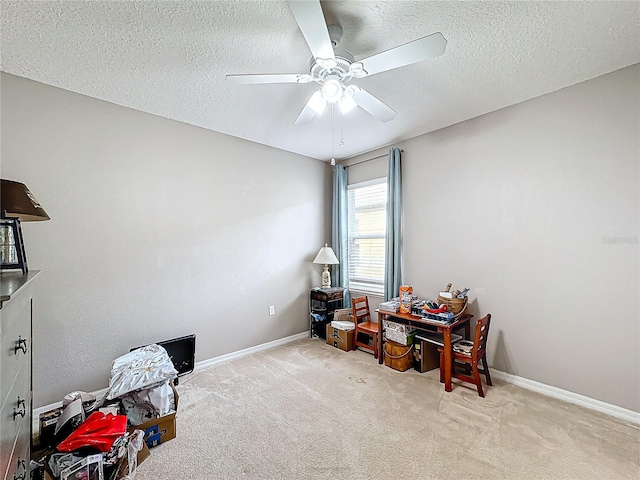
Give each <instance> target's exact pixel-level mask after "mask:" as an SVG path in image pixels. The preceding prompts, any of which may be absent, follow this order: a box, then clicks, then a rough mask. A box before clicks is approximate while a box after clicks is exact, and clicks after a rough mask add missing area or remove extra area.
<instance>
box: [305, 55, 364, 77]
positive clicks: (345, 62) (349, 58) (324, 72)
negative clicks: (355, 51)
mask: <svg viewBox="0 0 640 480" xmlns="http://www.w3.org/2000/svg"><path fill="white" fill-rule="evenodd" d="M334 53H335V57H336V65H335V67H333V68H331V69H327V68H324V67H322V66H320V65H318V62H316V59H315V58H313V57H311V60H310V61H309V64H310V66H311V76H312V77H313V79H314V80H316V81H322V80H324V79H325V78H326V77H328V76H329V75H339V76H340V78H342V79H343V81H344V82H348V81H349V80H351V75H349V68H350V67H351V64H352V63H353V62H355V61H356V60H355V58H354V57H353V55H351V53H349V52H347V51H346V50H340V49H338V50H335V52H334Z"/></svg>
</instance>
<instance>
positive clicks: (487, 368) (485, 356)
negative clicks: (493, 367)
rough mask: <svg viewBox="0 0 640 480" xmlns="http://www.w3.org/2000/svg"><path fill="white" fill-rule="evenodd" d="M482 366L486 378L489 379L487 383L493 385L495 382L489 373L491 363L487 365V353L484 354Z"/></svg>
mask: <svg viewBox="0 0 640 480" xmlns="http://www.w3.org/2000/svg"><path fill="white" fill-rule="evenodd" d="M482 366H483V367H484V378H485V379H486V380H487V385H489V386H490V387H492V386H493V383H491V375H489V365H487V354H486V353H485V354H484V355H483V356H482Z"/></svg>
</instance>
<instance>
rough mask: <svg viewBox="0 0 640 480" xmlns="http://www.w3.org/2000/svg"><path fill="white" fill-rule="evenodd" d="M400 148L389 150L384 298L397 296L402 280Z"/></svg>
mask: <svg viewBox="0 0 640 480" xmlns="http://www.w3.org/2000/svg"><path fill="white" fill-rule="evenodd" d="M400 163H401V162H400V149H399V148H392V149H390V150H389V166H388V171H387V233H386V242H385V249H386V251H385V255H384V261H385V278H384V299H385V300H389V299H391V298H393V297H396V296H398V287H399V286H400V285H401V282H402V168H401V165H400Z"/></svg>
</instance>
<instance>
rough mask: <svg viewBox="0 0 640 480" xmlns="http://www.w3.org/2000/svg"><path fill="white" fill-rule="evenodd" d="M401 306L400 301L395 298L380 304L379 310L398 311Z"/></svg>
mask: <svg viewBox="0 0 640 480" xmlns="http://www.w3.org/2000/svg"><path fill="white" fill-rule="evenodd" d="M399 308H400V302H398V301H395V300H390V301H388V302H382V303H381V304H380V305H378V310H382V311H384V312H391V313H398V309H399Z"/></svg>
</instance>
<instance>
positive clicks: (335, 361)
mask: <svg viewBox="0 0 640 480" xmlns="http://www.w3.org/2000/svg"><path fill="white" fill-rule="evenodd" d="M494 384H495V386H494V387H487V389H486V398H484V399H483V398H480V397H478V395H477V393H476V391H475V388H474V387H473V385H467V384H463V383H457V382H455V381H454V390H453V392H451V393H446V392H445V391H444V387H443V385H442V384H440V382H439V377H438V372H437V371H432V372H428V373H424V374H420V373H417V372H415V371H414V370H409V371H407V372H403V373H400V372H397V371H395V370H392V369H390V368H388V367H385V366H384V365H378V363H377V361H376V360H374V358H373V356H372V355H370V354H367V353H365V352H362V351H356V352H342V351H340V350H338V349H336V348H333V347H330V346H328V345H325V344H324V343H322V342H321V341H320V340H301V341H297V342H295V343H291V344H288V345H285V346H282V347H278V348H275V349H272V350H269V351H266V352H262V353H258V354H254V355H252V356H250V357H246V358H242V359H239V360H235V361H232V362H230V363H227V364H223V365H218V366H214V367H210V368H208V369H204V370H201V371H199V372H197V373H194V374H192V375H190V376H188V377H183V379H182V381H181V383H180V385H179V386H178V391H179V393H180V405H179V409H178V416H177V437H176V438H175V439H173V440H171V441H169V442H167V443H165V444H162V445H160V446H158V447H156V448H154V449H152V451H151V456H150V457H149V459H148V460H146V461H145V462H144V463H143V464H142V465H140V467H139V469H138V473H137V476H136V479H137V480H158V479H170V480H177V479H269V480H275V479H296V480H298V479H300V480H307V479H332V480H340V479H349V480H358V479H380V480H393V479H430V478H434V479H448V478H452V479H467V478H482V479H493V478H502V479H591V478H592V479H638V478H640V429H639V427H638V426H636V425H633V424H627V423H625V422H623V421H620V420H617V419H615V418H612V417H609V416H607V415H603V414H600V413H597V412H593V411H590V410H587V409H583V408H581V407H578V406H575V405H571V404H568V403H564V402H562V401H559V400H555V399H552V398H548V397H544V396H542V395H539V394H536V393H532V392H530V391H527V390H524V389H521V388H519V387H516V386H512V385H509V384H506V383H502V382H499V381H494Z"/></svg>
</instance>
